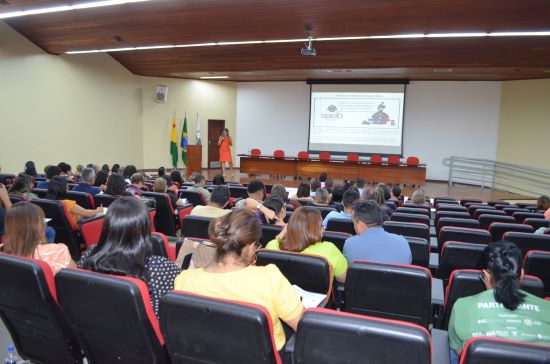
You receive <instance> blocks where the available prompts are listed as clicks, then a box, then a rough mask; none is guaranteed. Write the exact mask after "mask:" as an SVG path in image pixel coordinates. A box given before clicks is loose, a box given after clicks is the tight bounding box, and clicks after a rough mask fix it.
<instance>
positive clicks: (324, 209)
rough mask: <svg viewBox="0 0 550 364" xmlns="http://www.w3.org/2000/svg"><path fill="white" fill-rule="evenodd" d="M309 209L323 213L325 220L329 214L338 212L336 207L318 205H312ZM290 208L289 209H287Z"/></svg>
mask: <svg viewBox="0 0 550 364" xmlns="http://www.w3.org/2000/svg"><path fill="white" fill-rule="evenodd" d="M309 207H311V208H314V209H316V210H319V212H320V213H321V217H322V218H323V219H324V218H325V217H326V216H327V215H328V214H329V213H331V212H332V211H338V210H337V209H336V207H332V206H317V205H310V206H309ZM287 208H288V207H287Z"/></svg>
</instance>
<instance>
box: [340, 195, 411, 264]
mask: <svg viewBox="0 0 550 364" xmlns="http://www.w3.org/2000/svg"><path fill="white" fill-rule="evenodd" d="M352 221H353V226H354V228H355V231H356V232H357V235H356V236H353V237H351V238H348V239H347V240H346V243H345V244H344V256H345V257H346V259H347V260H348V262H349V263H350V264H351V263H352V262H353V261H355V260H368V261H371V262H375V263H389V264H411V261H412V253H411V248H410V247H409V243H408V242H407V240H405V238H404V237H403V236H401V235H396V234H390V233H387V232H386V231H384V228H382V212H381V210H380V206H378V204H377V203H376V201H372V200H369V201H357V202H356V203H355V204H354V205H353V218H352Z"/></svg>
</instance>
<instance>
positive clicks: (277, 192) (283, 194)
mask: <svg viewBox="0 0 550 364" xmlns="http://www.w3.org/2000/svg"><path fill="white" fill-rule="evenodd" d="M271 196H277V197H279V198H280V199H281V200H283V202H284V203H285V204H288V205H291V206H292V207H294V208H295V209H297V208H298V207H300V206H302V205H301V204H300V203H299V202H298V201H297V200H295V199H289V198H288V192H287V190H286V188H285V186H283V185H282V184H280V183H278V184H275V185H273V187H271Z"/></svg>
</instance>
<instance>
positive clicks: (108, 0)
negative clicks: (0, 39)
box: [0, 0, 152, 19]
mask: <svg viewBox="0 0 550 364" xmlns="http://www.w3.org/2000/svg"><path fill="white" fill-rule="evenodd" d="M144 1H152V0H103V1H91V2H85V3H80V4H74V5H61V6H52V7H48V8H38V9H30V10H16V11H8V12H5V13H0V19H8V18H17V17H20V16H27V15H37V14H48V13H59V12H62V11H69V10H80V9H91V8H100V7H103V6H113V5H123V4H129V3H140V2H144Z"/></svg>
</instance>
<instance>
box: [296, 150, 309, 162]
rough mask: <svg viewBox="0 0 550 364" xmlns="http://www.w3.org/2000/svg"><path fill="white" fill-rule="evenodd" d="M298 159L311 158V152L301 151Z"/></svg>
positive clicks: (305, 159)
mask: <svg viewBox="0 0 550 364" xmlns="http://www.w3.org/2000/svg"><path fill="white" fill-rule="evenodd" d="M298 159H299V160H301V161H307V160H308V159H309V153H308V152H305V151H301V152H299V153H298Z"/></svg>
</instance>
